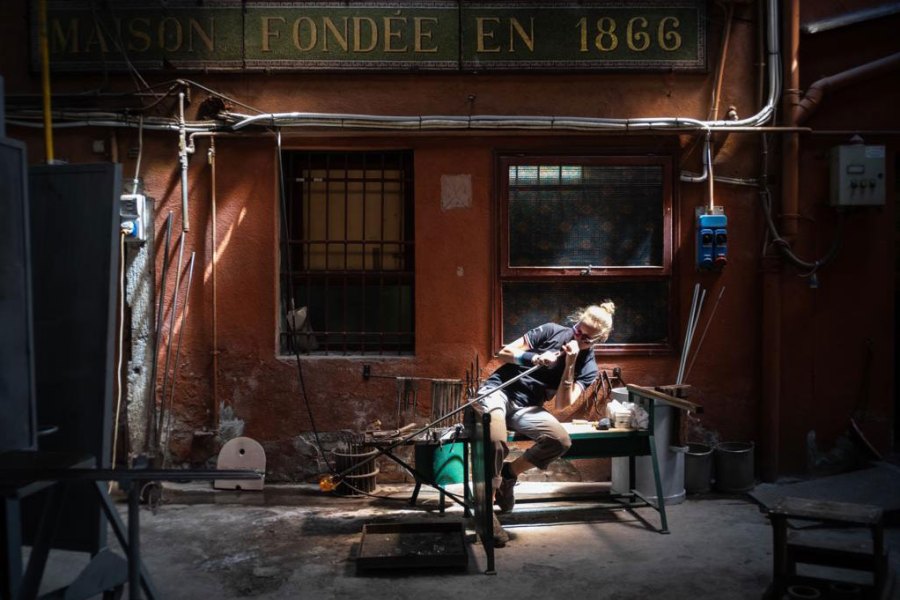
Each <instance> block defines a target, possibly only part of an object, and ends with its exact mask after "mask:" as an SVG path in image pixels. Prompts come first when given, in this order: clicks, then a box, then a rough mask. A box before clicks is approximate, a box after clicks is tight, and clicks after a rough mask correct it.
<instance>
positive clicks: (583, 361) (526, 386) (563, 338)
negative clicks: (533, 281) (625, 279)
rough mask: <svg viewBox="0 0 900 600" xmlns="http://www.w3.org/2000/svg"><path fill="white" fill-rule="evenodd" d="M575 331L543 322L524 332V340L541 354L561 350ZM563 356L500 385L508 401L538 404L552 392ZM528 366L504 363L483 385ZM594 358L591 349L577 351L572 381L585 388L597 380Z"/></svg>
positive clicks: (493, 384) (493, 383)
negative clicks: (552, 362) (504, 385)
mask: <svg viewBox="0 0 900 600" xmlns="http://www.w3.org/2000/svg"><path fill="white" fill-rule="evenodd" d="M574 337H575V332H574V331H573V330H572V328H571V327H563V326H562V325H557V324H556V323H544V324H543V325H541V326H540V327H535V328H534V329H532V330H531V331H529V332H528V333H526V334H525V340H526V341H527V342H528V344H529V345H530V346H531V352H536V353H537V354H541V353H543V352H546V351H547V350H561V349H562V347H563V346H565V345H566V344H567V343H569V342H570V341H572V339H574ZM565 365H566V359H565V355H563V354H560V357H559V359H558V360H557V361H556V362H555V363H554V364H553V365H551V366H549V367H542V368H540V369H537V370H536V371H534V372H533V373H531V374H529V375H526V376H525V377H522V378H521V379H519V380H518V381H516V382H515V383H512V384H510V385H509V386H507V387H505V388H503V391H504V392H506V396H507V397H508V398H509V400H510V402H512V403H513V404H515V405H517V406H521V407H525V406H541V405H543V404H544V402H546V401H547V400H549V399H550V398H552V397H553V396H554V395H555V394H556V390H557V388H558V387H559V382H560V380H561V379H562V375H563V370H564V369H565ZM529 368H530V367H523V366H520V365H516V364H505V365H503V366H502V367H500V368H499V369H497V370H496V371H494V372H493V373H492V374H491V376H490V377H488V378H487V380H486V381H485V382H484V385H485V387H497V386H498V385H500V384H502V383H503V382H505V381H509V380H510V379H512V378H513V377H515V376H516V375H518V374H520V373H522V372H524V371H527V370H528V369H529ZM597 373H598V369H597V361H595V360H594V350H593V348H588V349H586V350H581V351H580V352H579V353H578V357H577V358H576V359H575V381H577V382H578V383H580V384H581V388H582V389H583V390H586V389H587V388H588V386H590V385H591V384H592V383H594V380H595V379H597Z"/></svg>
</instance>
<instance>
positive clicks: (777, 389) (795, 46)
mask: <svg viewBox="0 0 900 600" xmlns="http://www.w3.org/2000/svg"><path fill="white" fill-rule="evenodd" d="M783 20H784V45H785V53H786V55H785V57H784V65H783V69H784V81H785V85H786V86H787V88H786V90H785V94H784V97H783V99H782V110H783V115H784V117H783V118H784V119H785V120H786V121H787V123H785V125H787V126H793V123H791V115H792V114H793V105H794V103H795V102H796V94H797V90H798V88H799V85H800V84H799V81H800V77H799V64H798V62H797V61H798V57H799V51H798V50H799V39H800V2H799V0H788V1H787V2H785V4H784V15H783ZM770 59H771V56H770ZM764 147H765V144H764ZM798 156H799V136H798V135H797V134H796V133H788V134H786V135H785V136H784V138H783V140H782V162H781V169H782V190H781V194H782V195H781V198H782V200H781V203H782V204H781V208H782V230H783V231H784V235H783V238H788V239H792V238H793V236H794V234H796V223H797V222H796V213H797V193H798V188H797V169H798V164H797V160H798ZM764 160H765V157H764ZM763 169H764V172H766V171H765V170H766V165H765V163H764V164H763ZM762 179H763V181H764V182H765V180H766V179H767V176H765V175H764V176H763V177H762ZM763 201H765V198H763ZM762 267H763V294H762V315H761V321H762V323H761V325H762V333H761V341H762V356H761V361H760V362H761V368H762V401H761V402H760V415H759V423H760V427H759V435H760V438H761V444H760V475H761V476H762V479H763V481H775V479H776V478H777V477H778V472H779V457H778V453H779V449H780V446H781V444H780V438H781V353H782V346H781V326H782V317H781V308H782V307H781V298H782V293H783V292H782V281H781V277H782V263H781V259H780V258H779V257H778V256H764V257H763V265H762Z"/></svg>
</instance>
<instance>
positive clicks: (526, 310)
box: [502, 280, 669, 344]
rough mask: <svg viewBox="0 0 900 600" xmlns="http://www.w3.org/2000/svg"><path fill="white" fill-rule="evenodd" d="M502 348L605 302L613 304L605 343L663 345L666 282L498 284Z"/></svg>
mask: <svg viewBox="0 0 900 600" xmlns="http://www.w3.org/2000/svg"><path fill="white" fill-rule="evenodd" d="M502 293H503V332H502V335H503V340H502V342H503V343H504V344H506V343H509V342H511V341H513V340H515V339H516V338H517V337H519V336H521V335H522V334H523V333H525V332H526V331H528V330H529V329H532V328H533V327H537V326H538V325H541V324H543V323H547V322H548V321H552V322H555V323H560V324H567V323H569V321H568V317H569V316H570V315H573V314H575V313H577V312H578V310H579V309H581V308H584V307H586V306H589V305H591V304H599V303H601V302H604V301H605V300H607V299H609V300H612V301H613V302H615V304H616V314H615V316H614V317H613V331H612V334H611V335H610V337H609V340H607V342H606V343H608V344H662V343H666V342H667V341H668V322H669V303H668V296H669V284H668V282H667V281H662V280H656V281H611V282H590V283H584V282H577V281H573V282H572V283H568V282H540V281H528V282H524V281H523V282H512V281H508V282H505V283H503V284H502Z"/></svg>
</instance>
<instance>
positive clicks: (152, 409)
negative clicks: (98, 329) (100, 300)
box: [144, 211, 172, 454]
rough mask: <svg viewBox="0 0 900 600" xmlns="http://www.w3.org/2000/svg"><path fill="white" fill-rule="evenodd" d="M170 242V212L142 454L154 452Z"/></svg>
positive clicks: (170, 213)
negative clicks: (157, 377) (157, 384)
mask: <svg viewBox="0 0 900 600" xmlns="http://www.w3.org/2000/svg"><path fill="white" fill-rule="evenodd" d="M171 241H172V211H169V215H168V216H167V217H166V238H165V242H164V245H163V267H162V277H161V278H160V280H159V282H160V283H159V294H158V297H157V299H156V323H155V324H154V325H155V330H154V333H153V365H152V371H151V373H150V382H151V384H150V390H151V392H150V399H149V401H148V402H147V425H146V428H145V430H144V431H145V435H144V452H146V453H147V454H150V453H152V452H154V451H155V450H156V441H155V440H156V387H157V386H156V376H157V372H158V371H159V338H160V336H161V335H162V328H163V325H162V321H163V304H165V299H166V278H167V277H168V273H169V262H170V260H169V259H170V256H169V244H170V243H171Z"/></svg>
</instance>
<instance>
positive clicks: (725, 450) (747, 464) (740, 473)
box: [715, 442, 755, 492]
mask: <svg viewBox="0 0 900 600" xmlns="http://www.w3.org/2000/svg"><path fill="white" fill-rule="evenodd" d="M715 464H716V489H717V490H718V491H720V492H746V491H748V490H752V489H753V486H754V485H755V480H754V478H753V442H722V443H721V444H717V445H716V450H715Z"/></svg>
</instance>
